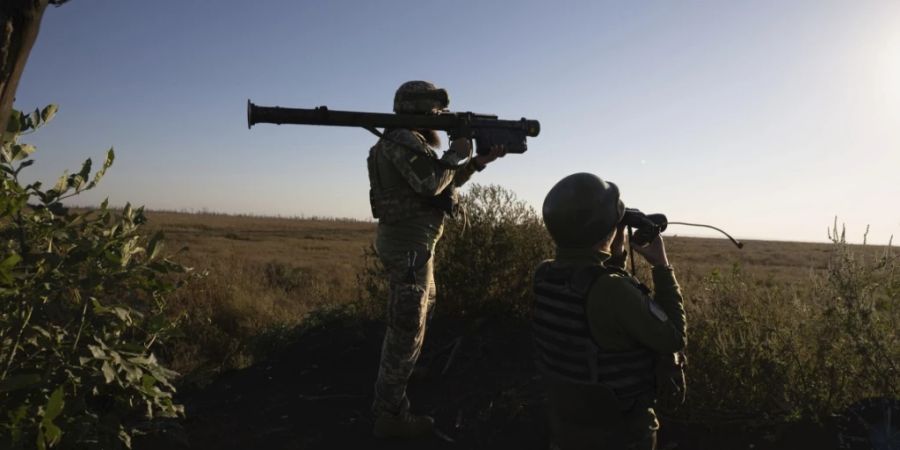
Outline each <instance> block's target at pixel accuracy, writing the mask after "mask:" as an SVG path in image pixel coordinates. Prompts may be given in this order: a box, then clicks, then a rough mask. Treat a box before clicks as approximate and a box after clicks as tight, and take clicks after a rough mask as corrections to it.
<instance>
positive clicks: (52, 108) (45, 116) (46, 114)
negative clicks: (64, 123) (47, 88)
mask: <svg viewBox="0 0 900 450" xmlns="http://www.w3.org/2000/svg"><path fill="white" fill-rule="evenodd" d="M58 110H59V106H57V105H54V104H49V105H47V106H45V107H44V109H42V110H41V120H43V121H44V122H49V121H50V119H52V118H53V116H55V115H56V111H58Z"/></svg>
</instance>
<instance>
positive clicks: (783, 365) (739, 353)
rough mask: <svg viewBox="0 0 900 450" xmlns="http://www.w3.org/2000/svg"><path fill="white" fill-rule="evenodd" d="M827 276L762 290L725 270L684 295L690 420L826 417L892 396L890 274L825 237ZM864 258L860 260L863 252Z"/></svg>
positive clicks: (894, 345) (893, 280)
mask: <svg viewBox="0 0 900 450" xmlns="http://www.w3.org/2000/svg"><path fill="white" fill-rule="evenodd" d="M831 239H832V249H831V256H830V263H829V266H828V269H827V270H826V271H825V272H823V273H811V274H810V279H809V282H808V283H806V284H804V285H799V286H789V287H779V286H767V285H765V284H763V283H759V282H758V280H754V279H753V278H752V277H751V276H749V275H747V274H745V273H743V272H742V271H741V270H740V269H739V268H738V267H735V268H734V270H733V271H731V273H727V274H721V273H719V272H714V273H713V274H711V275H710V276H708V277H706V278H705V279H703V280H701V281H700V282H697V283H688V284H686V286H685V293H686V297H687V299H688V302H687V305H686V308H687V313H688V319H689V324H690V330H689V333H688V336H689V343H688V353H689V362H690V364H689V367H688V379H689V380H690V381H689V382H690V383H691V386H693V389H691V390H689V401H688V404H687V405H686V406H687V408H686V409H685V410H684V411H682V412H681V413H680V414H682V415H683V416H685V417H686V418H688V419H690V420H692V421H698V422H705V423H709V422H717V421H723V420H737V421H756V422H760V423H767V422H784V421H790V420H795V419H799V418H806V419H814V420H818V421H825V420H827V419H828V418H829V417H830V416H831V415H832V414H835V413H837V412H839V411H841V410H842V409H844V408H846V407H847V406H848V405H850V404H852V403H854V402H856V401H859V400H861V399H865V398H870V397H894V398H896V397H898V396H900V373H898V370H897V369H898V367H897V365H898V361H900V345H898V344H900V342H898V337H900V336H898V332H897V330H898V329H900V295H898V294H900V273H898V271H897V259H896V257H895V256H893V255H892V253H891V249H890V247H888V248H887V249H886V250H884V251H883V252H880V254H878V255H875V256H873V255H872V253H873V252H871V251H869V249H868V248H866V247H865V246H863V247H862V248H858V249H854V248H853V247H852V246H850V245H848V244H847V242H846V239H845V236H844V233H841V234H840V235H837V234H832V235H831ZM866 254H867V256H861V255H866Z"/></svg>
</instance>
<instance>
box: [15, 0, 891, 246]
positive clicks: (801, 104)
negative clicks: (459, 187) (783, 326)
mask: <svg viewBox="0 0 900 450" xmlns="http://www.w3.org/2000/svg"><path fill="white" fill-rule="evenodd" d="M417 79H423V80H430V81H432V82H434V83H435V84H437V85H439V86H441V87H444V88H446V89H447V90H448V91H449V93H450V99H451V101H450V109H452V110H455V111H473V112H479V113H490V114H496V115H498V116H500V117H501V118H505V119H519V118H521V117H527V118H529V119H536V120H539V121H540V122H541V134H540V136H538V137H536V138H530V139H529V142H528V145H529V149H528V151H527V152H526V153H525V154H521V155H508V156H506V157H505V158H502V159H500V160H498V161H496V162H495V163H493V164H491V165H490V166H489V167H488V168H487V169H486V170H484V171H483V172H481V173H478V174H476V176H475V177H473V179H472V182H477V183H482V184H499V185H501V186H503V187H505V188H507V189H509V190H511V191H513V192H514V193H515V194H516V195H517V196H518V198H519V199H521V200H523V201H525V202H527V203H528V204H530V205H531V206H533V207H534V208H535V210H537V211H538V213H539V212H540V208H541V204H542V202H543V198H544V196H545V195H546V193H547V191H548V190H549V189H550V188H551V187H552V186H553V185H554V184H555V183H556V182H557V181H558V180H560V179H561V178H563V177H565V176H567V175H569V174H572V173H575V172H591V173H594V174H596V175H598V176H600V177H601V178H603V179H606V180H610V181H613V182H615V183H616V184H618V185H619V187H620V190H621V192H622V199H623V201H624V202H625V203H626V205H627V206H630V207H636V208H640V209H641V210H642V211H644V212H648V213H650V212H661V213H665V214H666V215H667V216H668V217H669V219H670V220H672V221H685V222H701V223H709V224H713V225H716V226H718V227H721V228H724V229H725V230H727V231H728V232H729V233H731V234H733V235H735V236H736V237H738V238H744V239H771V240H793V241H824V240H826V239H827V229H828V227H829V226H831V225H832V224H833V223H834V221H835V218H837V220H838V223H839V224H843V223H846V226H847V236H848V238H849V239H850V240H851V241H855V242H858V241H860V240H861V239H862V237H863V234H864V233H865V230H866V227H867V226H868V227H869V233H868V241H869V242H870V243H876V244H884V243H887V242H888V239H889V238H890V237H891V236H892V235H900V200H898V199H900V179H898V175H900V171H898V169H900V2H898V1H894V0H884V1H869V0H859V1H853V2H849V1H828V0H816V1H802V0H798V1H791V2H784V1H780V0H778V1H769V0H760V1H753V2H723V1H641V2H630V1H581V2H576V1H571V2H569V1H554V2H550V1H543V0H542V1H535V0H525V1H508V2H503V1H484V0H482V1H469V0H458V1H455V2H452V3H448V2H442V1H427V0H416V1H413V0H410V1H407V0H390V1H389V0H385V1H379V2H363V1H344V0H332V1H327V2H325V1H298V0H257V1H253V2H248V1H236V0H217V1H200V0H178V1H175V0H155V1H136V0H74V1H71V2H69V3H67V4H65V5H63V6H62V7H59V8H50V9H48V10H47V12H46V14H45V16H44V20H43V24H42V28H41V31H40V35H39V37H38V40H37V43H36V44H35V46H34V49H33V51H32V53H31V57H30V58H29V61H28V65H27V66H26V69H25V73H24V75H23V78H22V81H21V82H20V85H19V91H18V95H17V99H16V107H17V108H18V109H23V110H33V109H34V108H39V107H42V106H44V105H46V104H49V103H55V104H58V105H59V108H60V109H59V112H58V114H57V116H56V118H55V119H54V120H53V122H52V123H50V124H48V125H47V126H46V127H45V128H43V129H41V130H39V131H38V132H37V133H35V134H33V135H30V136H28V137H27V139H26V141H27V142H29V143H33V144H35V145H37V146H38V151H37V153H35V154H34V158H35V159H36V163H35V165H34V166H32V167H31V168H29V169H28V170H29V174H30V175H29V176H30V177H32V178H33V179H36V180H42V181H44V182H47V183H51V184H52V183H53V182H55V180H56V178H57V177H58V176H59V175H60V174H61V173H62V172H63V171H64V170H66V169H69V170H70V171H77V170H78V168H80V166H81V162H82V161H83V160H84V159H86V158H92V159H93V160H94V161H95V164H96V163H97V162H98V161H102V159H103V158H104V155H105V153H106V150H107V149H109V148H110V147H114V148H115V152H116V161H115V164H114V165H113V167H112V168H111V169H110V170H109V172H108V173H107V175H106V178H104V180H103V182H102V183H101V184H100V185H99V186H98V187H97V188H96V189H95V190H94V191H92V192H90V193H87V194H85V195H82V196H80V197H79V198H77V200H75V203H76V204H80V205H91V204H97V203H99V202H100V201H102V200H103V199H104V198H109V200H110V203H111V204H113V205H123V204H125V203H126V202H131V203H132V204H135V205H144V206H146V207H147V208H148V209H167V210H176V211H214V212H224V213H235V214H255V215H279V216H303V217H310V216H328V217H348V218H354V219H362V220H366V219H371V212H370V210H369V205H368V178H367V173H366V156H367V154H368V149H369V148H370V147H371V146H372V145H373V144H374V142H375V138H374V136H372V135H371V134H369V133H368V132H367V131H365V130H362V129H353V128H344V127H319V126H292V125H282V126H275V125H268V124H260V125H256V126H254V127H253V128H252V129H249V130H248V128H247V123H246V102H247V100H248V99H250V100H252V101H253V102H254V103H256V104H259V105H281V106H291V107H298V108H312V107H315V106H319V105H327V106H328V107H329V108H331V109H339V110H357V111H371V112H390V111H391V107H392V99H393V94H394V91H395V90H396V88H397V87H398V86H399V85H400V84H401V83H403V82H404V81H407V80H417ZM446 144H447V143H446V138H445V140H444V147H445V148H446ZM710 233H712V234H710ZM667 234H678V235H695V236H712V235H714V232H709V233H708V232H707V231H704V230H703V229H696V228H684V227H677V226H674V225H673V226H672V227H670V229H669V231H668V232H667Z"/></svg>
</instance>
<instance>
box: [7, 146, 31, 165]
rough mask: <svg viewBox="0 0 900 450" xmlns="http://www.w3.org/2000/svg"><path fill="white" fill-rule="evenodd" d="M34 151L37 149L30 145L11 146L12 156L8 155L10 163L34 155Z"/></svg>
mask: <svg viewBox="0 0 900 450" xmlns="http://www.w3.org/2000/svg"><path fill="white" fill-rule="evenodd" d="M35 150H37V147H35V146H33V145H31V144H16V145H13V146H12V154H11V155H10V156H11V160H10V162H12V161H18V160H20V159H25V158H27V157H28V155H30V154H32V153H34V151H35Z"/></svg>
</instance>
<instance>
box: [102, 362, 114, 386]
mask: <svg viewBox="0 0 900 450" xmlns="http://www.w3.org/2000/svg"><path fill="white" fill-rule="evenodd" d="M100 370H101V371H103V378H104V379H106V382H107V383H112V382H113V380H115V379H116V370H115V369H113V368H112V366H111V365H110V364H109V361H103V366H102V367H101V368H100Z"/></svg>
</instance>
